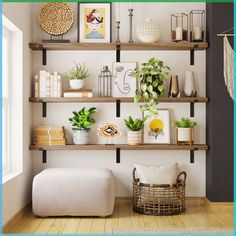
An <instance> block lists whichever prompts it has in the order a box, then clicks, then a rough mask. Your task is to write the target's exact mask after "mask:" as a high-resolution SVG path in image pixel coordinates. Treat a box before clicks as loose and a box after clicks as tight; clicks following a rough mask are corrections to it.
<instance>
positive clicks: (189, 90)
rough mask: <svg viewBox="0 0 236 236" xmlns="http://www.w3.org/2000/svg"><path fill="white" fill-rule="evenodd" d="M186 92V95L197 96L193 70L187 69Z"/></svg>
mask: <svg viewBox="0 0 236 236" xmlns="http://www.w3.org/2000/svg"><path fill="white" fill-rule="evenodd" d="M184 94H185V96H186V97H196V96H197V91H196V88H195V82H194V72H193V71H186V74H185V83H184Z"/></svg>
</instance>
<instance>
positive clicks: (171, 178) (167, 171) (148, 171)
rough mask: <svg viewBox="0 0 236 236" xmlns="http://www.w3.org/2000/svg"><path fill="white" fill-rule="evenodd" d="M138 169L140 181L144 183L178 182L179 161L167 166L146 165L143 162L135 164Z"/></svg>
mask: <svg viewBox="0 0 236 236" xmlns="http://www.w3.org/2000/svg"><path fill="white" fill-rule="evenodd" d="M134 166H135V168H136V171H137V175H138V178H139V181H140V182H141V183H144V184H169V185H170V186H172V185H173V184H175V183H176V178H177V175H178V173H179V170H178V163H173V164H170V165H167V166H145V165H141V164H135V165H134Z"/></svg>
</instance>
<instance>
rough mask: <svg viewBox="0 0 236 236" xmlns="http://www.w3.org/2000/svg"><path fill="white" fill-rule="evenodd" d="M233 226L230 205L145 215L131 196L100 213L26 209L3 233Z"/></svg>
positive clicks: (189, 208) (79, 232)
mask: <svg viewBox="0 0 236 236" xmlns="http://www.w3.org/2000/svg"><path fill="white" fill-rule="evenodd" d="M130 227H132V228H157V227H162V228H165V227H182V228H187V227H233V206H232V205H216V206H210V207H209V205H207V204H199V205H195V204H187V207H186V211H185V212H184V213H183V214H181V215H177V216H147V215H141V214H137V213H135V212H133V210H132V201H131V200H117V202H116V205H115V209H114V213H113V214H112V215H111V216H109V217H105V218H101V217H49V218H39V217H35V216H34V215H33V214H32V212H31V211H30V210H28V211H26V212H24V214H23V215H21V217H18V218H17V219H14V222H12V224H10V225H8V227H7V228H6V229H5V231H4V233H9V234H10V233H19V234H107V233H111V232H112V228H130Z"/></svg>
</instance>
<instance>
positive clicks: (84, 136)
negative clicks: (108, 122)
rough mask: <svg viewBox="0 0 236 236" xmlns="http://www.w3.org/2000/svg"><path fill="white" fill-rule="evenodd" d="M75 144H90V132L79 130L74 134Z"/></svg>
mask: <svg viewBox="0 0 236 236" xmlns="http://www.w3.org/2000/svg"><path fill="white" fill-rule="evenodd" d="M73 142H74V144H88V143H89V132H88V131H86V130H77V131H74V133H73Z"/></svg>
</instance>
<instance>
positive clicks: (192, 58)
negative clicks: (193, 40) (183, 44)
mask: <svg viewBox="0 0 236 236" xmlns="http://www.w3.org/2000/svg"><path fill="white" fill-rule="evenodd" d="M190 65H191V66H193V65H194V49H191V50H190Z"/></svg>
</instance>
